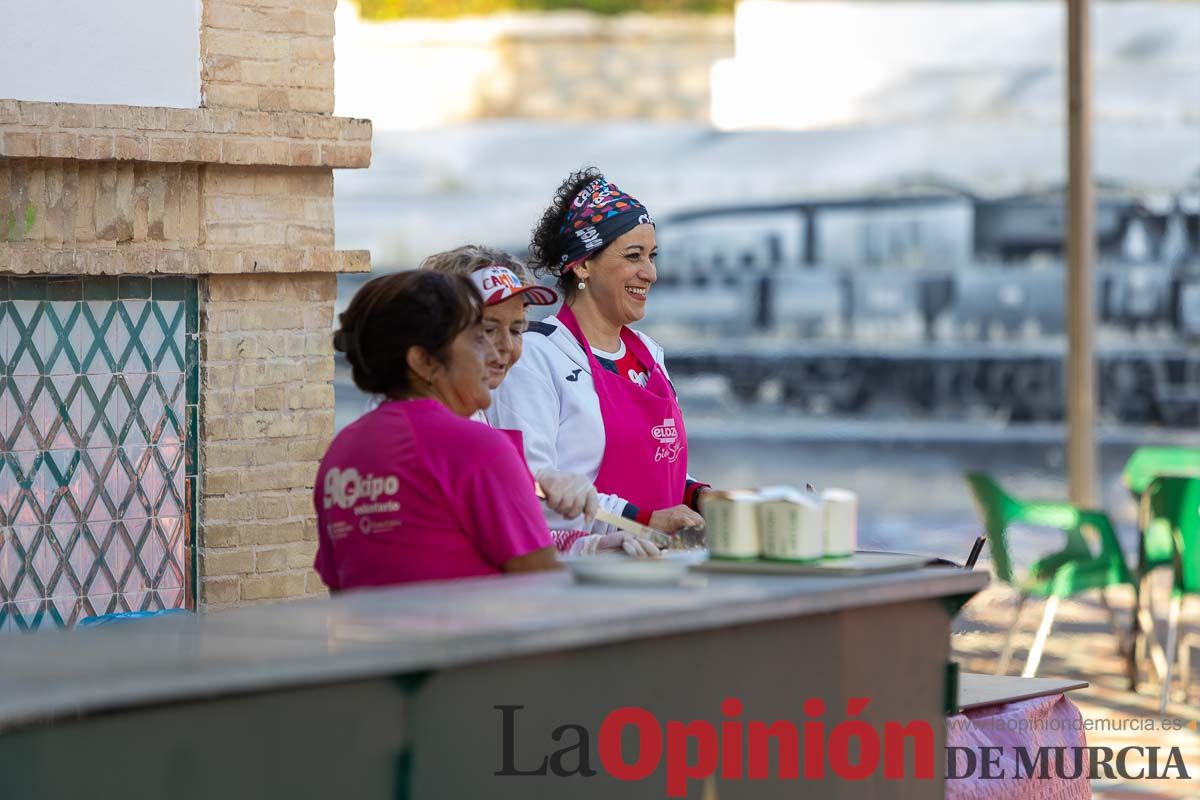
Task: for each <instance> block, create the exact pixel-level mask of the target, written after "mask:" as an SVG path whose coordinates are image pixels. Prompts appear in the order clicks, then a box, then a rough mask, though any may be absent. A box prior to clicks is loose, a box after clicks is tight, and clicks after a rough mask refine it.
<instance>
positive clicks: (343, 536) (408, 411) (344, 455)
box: [313, 399, 553, 590]
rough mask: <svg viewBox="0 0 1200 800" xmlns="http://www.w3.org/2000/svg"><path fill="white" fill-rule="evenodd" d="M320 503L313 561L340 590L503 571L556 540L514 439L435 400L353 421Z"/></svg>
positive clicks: (325, 475)
mask: <svg viewBox="0 0 1200 800" xmlns="http://www.w3.org/2000/svg"><path fill="white" fill-rule="evenodd" d="M313 502H314V504H315V505H316V508H317V529H318V544H317V558H316V562H315V563H314V564H313V566H314V568H315V569H316V570H317V572H318V574H320V576H321V579H322V580H324V581H325V584H326V585H327V586H328V587H329V588H330V589H333V590H339V589H352V588H354V587H357V586H385V585H389V584H394V583H409V582H412V581H430V580H442V579H446V578H467V577H472V576H476V575H492V574H495V573H498V572H500V567H501V565H503V564H504V562H506V561H508V560H509V559H512V558H516V557H517V556H522V555H525V554H527V553H531V552H533V551H534V550H538V549H540V548H543V547H551V546H553V542H552V541H551V539H550V531H549V530H548V529H547V528H546V521H545V518H544V517H543V516H542V510H541V505H540V504H539V503H538V501H537V497H536V496H535V495H534V491H533V476H532V475H530V474H529V468H528V467H527V466H526V465H525V459H524V458H523V457H522V456H521V454H520V452H519V451H518V450H517V448H516V447H514V445H513V442H512V440H511V439H510V438H508V437H507V436H505V435H504V434H503V433H501V432H499V431H496V430H493V429H491V428H488V427H487V426H484V425H480V424H479V423H477V422H472V421H470V420H468V419H463V418H461V417H458V416H456V415H455V414H454V413H453V412H451V411H450V410H449V409H448V408H446V407H445V406H444V405H442V404H441V403H439V402H438V401H436V400H430V399H422V400H393V401H389V402H385V403H384V404H383V405H381V406H379V407H378V408H376V409H375V410H374V411H371V412H370V413H368V414H366V415H364V416H363V417H361V418H360V419H358V420H356V421H355V422H354V423H352V424H351V425H349V426H347V427H346V428H345V429H344V430H343V431H342V432H341V433H339V434H338V435H337V437H336V438H334V440H333V443H332V444H331V445H330V446H329V450H327V451H326V453H325V457H324V458H323V459H321V466H320V468H318V470H317V483H316V486H315V487H314V489H313Z"/></svg>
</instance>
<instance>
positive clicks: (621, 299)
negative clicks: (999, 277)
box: [575, 223, 658, 325]
mask: <svg viewBox="0 0 1200 800" xmlns="http://www.w3.org/2000/svg"><path fill="white" fill-rule="evenodd" d="M657 258H658V245H657V243H656V240H655V237H654V226H653V225H650V224H648V223H643V224H641V225H638V226H637V227H636V228H634V229H633V230H631V231H629V232H628V233H625V234H623V235H621V236H620V237H618V238H617V239H616V240H615V241H614V242H613V243H612V244H610V245H609V246H608V247H606V248H604V250H603V251H602V252H601V253H600V254H599V255H597V256H595V257H593V258H589V259H588V260H587V261H585V262H584V264H583V265H582V266H579V267H576V269H575V272H576V274H577V275H578V276H579V277H580V278H582V279H583V280H585V281H587V289H586V290H584V291H585V292H586V295H587V298H588V302H590V303H592V304H593V305H594V306H595V307H596V310H597V311H598V312H599V313H600V314H601V316H603V317H604V319H606V320H607V321H608V322H610V323H612V324H614V325H629V324H631V323H634V322H637V321H638V320H640V319H641V318H642V317H644V316H646V299H647V297H648V296H649V294H650V287H651V286H653V285H654V282H655V281H656V280H658V272H657V270H656V268H655V263H654V262H655V260H656V259H657ZM581 294H582V293H581ZM576 299H579V297H578V295H576Z"/></svg>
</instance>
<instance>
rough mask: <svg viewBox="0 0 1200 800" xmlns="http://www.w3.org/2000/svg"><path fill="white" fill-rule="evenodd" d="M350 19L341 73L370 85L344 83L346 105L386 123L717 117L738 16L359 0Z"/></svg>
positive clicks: (342, 15)
mask: <svg viewBox="0 0 1200 800" xmlns="http://www.w3.org/2000/svg"><path fill="white" fill-rule="evenodd" d="M338 24H339V32H338V39H337V48H338V71H339V75H342V76H345V79H346V80H349V81H350V82H352V83H353V85H354V87H355V88H354V91H357V92H359V94H347V93H345V92H342V93H339V98H338V104H339V105H338V108H339V111H344V113H349V114H356V113H365V112H366V110H368V109H369V110H370V113H371V114H373V115H374V117H375V120H376V123H377V124H379V125H380V126H381V127H384V128H408V127H419V126H426V125H440V124H446V123H454V122H463V121H469V120H474V119H488V118H504V117H512V118H524V119H542V120H595V119H633V118H640V119H655V120H680V121H696V122H707V121H708V120H709V105H710V88H709V84H710V73H711V70H712V66H713V64H714V63H716V62H717V61H719V60H721V59H724V58H728V57H729V56H732V55H733V21H732V18H730V17H727V16H701V15H679V16H651V15H644V14H628V15H623V16H618V17H601V16H596V15H591V14H586V13H580V12H553V13H538V14H532V13H531V14H502V15H495V16H492V17H481V18H463V19H457V20H405V21H397V22H386V23H377V22H364V21H362V20H359V19H358V18H357V17H356V16H355V14H354V12H353V10H352V9H351V8H349V7H347V8H344V9H341V10H339V23H338ZM389 76H392V77H391V79H390V80H389ZM414 76H420V78H419V79H414ZM381 86H385V87H386V89H385V90H383V91H385V92H386V97H387V103H386V104H383V103H380V102H379V98H380V96H381V88H380V87H381ZM384 106H386V107H384Z"/></svg>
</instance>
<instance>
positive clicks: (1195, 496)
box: [1142, 476, 1200, 714]
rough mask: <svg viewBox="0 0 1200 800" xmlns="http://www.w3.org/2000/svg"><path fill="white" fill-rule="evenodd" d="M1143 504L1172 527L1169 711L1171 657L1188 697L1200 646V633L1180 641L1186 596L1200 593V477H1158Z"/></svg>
mask: <svg viewBox="0 0 1200 800" xmlns="http://www.w3.org/2000/svg"><path fill="white" fill-rule="evenodd" d="M1142 507H1143V510H1144V512H1145V516H1146V518H1147V519H1149V520H1152V521H1157V522H1161V523H1163V524H1165V525H1166V526H1167V527H1168V528H1169V529H1170V532H1171V540H1172V543H1173V545H1174V551H1173V553H1172V566H1173V567H1174V571H1175V576H1174V581H1173V582H1172V586H1171V606H1170V610H1169V612H1168V618H1167V649H1166V669H1165V671H1164V674H1163V680H1162V696H1161V699H1160V702H1159V713H1160V714H1161V713H1166V710H1167V702H1168V700H1169V699H1170V694H1171V662H1172V660H1176V661H1177V662H1178V664H1179V674H1180V678H1181V683H1182V684H1183V694H1184V699H1185V700H1186V699H1187V687H1188V682H1189V678H1190V666H1191V665H1190V659H1189V658H1188V656H1189V654H1190V651H1191V648H1192V647H1193V646H1200V635H1197V634H1192V635H1190V636H1186V637H1184V639H1183V641H1182V642H1177V639H1178V636H1179V618H1180V616H1182V614H1183V604H1184V600H1185V599H1186V598H1187V596H1188V595H1200V478H1186V477H1178V476H1171V477H1160V478H1155V479H1154V480H1153V481H1152V482H1151V483H1150V485H1149V487H1147V489H1146V491H1145V492H1144V493H1143V494H1142ZM1177 651H1178V652H1177Z"/></svg>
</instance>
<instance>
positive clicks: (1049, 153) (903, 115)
mask: <svg viewBox="0 0 1200 800" xmlns="http://www.w3.org/2000/svg"><path fill="white" fill-rule="evenodd" d="M459 5H460V4H449V5H447V6H438V5H437V4H433V3H430V4H425V5H418V4H415V3H405V2H399V1H398V2H391V3H389V2H384V1H383V0H379V1H378V2H364V4H363V6H362V7H361V8H359V7H356V6H355V5H353V4H348V3H342V4H340V5H339V9H338V15H339V16H338V33H337V36H336V39H335V46H336V49H337V62H336V69H337V74H338V87H339V88H338V99H337V102H338V112H339V113H344V114H347V115H354V116H363V115H365V116H370V117H372V118H373V119H374V120H375V122H376V136H375V142H376V145H375V159H374V164H373V167H372V169H371V170H369V171H367V172H362V173H346V174H343V175H339V176H338V179H337V180H338V192H337V200H336V211H337V232H338V236H339V237H340V239H339V240H340V241H343V242H348V243H349V246H354V247H361V248H369V249H370V250H371V252H372V255H373V263H374V264H375V270H376V271H377V272H378V271H380V270H387V269H402V268H407V267H410V266H412V265H414V264H415V263H416V262H417V261H418V260H419V259H420V258H421V257H422V256H424V255H426V254H428V253H430V252H433V251H435V250H438V249H442V248H446V247H452V246H455V245H457V244H461V243H463V242H465V241H480V242H483V243H486V244H492V245H497V246H502V247H506V248H508V249H510V250H512V251H513V252H515V253H518V254H521V253H523V252H524V250H525V247H526V242H527V240H528V233H529V230H530V228H531V227H532V225H533V223H534V221H535V220H536V219H537V218H538V216H539V214H540V212H541V210H542V208H543V207H544V205H545V204H546V203H547V202H548V201H549V199H550V196H551V194H552V193H553V190H554V187H555V186H557V184H558V182H559V181H560V180H561V178H562V177H563V176H564V175H566V174H567V172H569V171H570V170H572V169H575V168H578V167H579V166H581V165H584V164H595V165H597V166H599V167H600V168H601V169H603V170H604V171H605V172H606V173H608V174H609V175H610V176H611V177H612V178H613V180H615V181H617V182H618V183H619V184H620V185H622V186H623V187H625V188H627V189H629V190H630V191H632V192H634V193H635V194H636V195H637V196H638V197H639V198H640V199H642V200H643V201H644V202H646V203H647V205H648V206H649V207H650V208H651V209H652V211H653V212H654V213H655V215H656V217H657V218H658V220H659V241H660V246H661V255H660V258H659V280H658V283H657V285H656V286H655V288H654V290H653V291H652V297H651V301H650V304H649V311H648V314H647V318H646V321H645V323H644V324H643V328H644V329H645V330H646V331H647V332H649V333H651V334H652V335H654V336H656V337H657V338H658V339H660V340H661V342H662V343H663V345H664V346H665V347H666V349H667V353H668V365H669V367H670V368H671V370H672V373H673V376H674V377H675V378H676V381H677V385H678V386H679V388H680V394H681V396H683V398H684V402H685V408H686V409H687V411H688V413H689V417H688V419H689V433H690V434H691V435H692V437H693V438H694V440H695V444H694V445H693V453H694V455H693V458H694V460H695V462H696V464H695V470H696V472H697V473H698V474H701V475H703V476H704V477H705V478H706V479H708V480H712V481H714V483H717V484H721V485H742V484H751V483H755V482H760V483H761V482H765V481H779V480H785V481H791V482H801V481H804V480H809V481H813V482H814V483H817V484H818V485H830V484H834V483H836V484H848V485H850V486H851V487H852V488H858V489H860V490H861V491H862V492H863V494H864V497H865V498H866V499H865V501H864V506H865V509H866V513H867V516H868V521H870V520H871V519H874V521H875V522H876V523H877V524H876V525H875V526H874V527H872V526H871V525H868V534H869V535H870V532H871V531H872V530H875V531H880V532H881V533H880V534H879V535H880V536H881V537H884V538H886V539H888V540H890V543H891V544H893V545H898V544H900V542H897V541H894V538H895V536H901V537H902V538H913V537H919V538H921V539H922V540H923V541H922V542H912V541H909V542H905V544H906V545H907V546H909V547H915V546H918V545H922V544H923V545H924V546H926V547H928V548H929V549H930V550H933V551H936V552H939V553H940V554H953V553H957V552H958V551H960V550H961V551H962V552H965V551H966V550H967V549H968V548H969V545H970V541H971V538H972V537H973V532H974V530H975V529H976V528H977V527H978V523H977V522H976V521H975V518H974V514H973V511H972V509H971V506H970V501H969V500H968V497H967V494H966V492H965V490H964V489H963V488H962V486H961V482H960V478H959V470H960V468H962V467H965V466H979V465H986V466H988V467H989V468H991V469H993V470H995V471H998V472H999V473H1001V474H1004V473H1006V472H1010V473H1020V477H1018V478H1017V480H1018V485H1020V481H1029V480H1031V478H1030V476H1031V475H1032V476H1034V477H1033V478H1032V480H1034V481H1035V485H1034V486H1031V487H1025V488H1027V489H1029V490H1030V491H1032V493H1033V494H1046V495H1051V496H1056V495H1061V494H1063V492H1064V489H1063V487H1064V474H1063V473H1064V451H1063V436H1064V427H1063V424H1062V423H1063V419H1064V414H1065V402H1066V395H1065V392H1064V383H1063V382H1064V360H1063V357H1064V352H1065V328H1066V319H1067V310H1066V308H1065V307H1064V302H1063V294H1064V293H1063V286H1064V266H1063V264H1064V254H1065V209H1064V191H1065V184H1066V152H1065V151H1066V144H1065V143H1066V130H1065V126H1066V120H1065V117H1064V107H1065V86H1064V74H1065V69H1064V54H1065V28H1064V26H1065V17H1066V14H1065V6H1063V5H1062V4H1059V3H1052V2H1038V1H1037V0H1033V1H1030V0H996V1H995V2H971V3H946V2H866V1H864V2H856V1H855V0H849V1H848V2H805V1H804V0H742V1H741V2H738V3H736V4H733V5H729V6H725V7H723V6H721V5H719V4H716V5H707V6H705V7H703V8H700V7H697V6H693V5H692V4H689V3H687V2H679V3H675V4H665V5H666V6H667V8H666V9H665V10H664V4H659V5H657V6H653V7H652V8H651V11H650V12H647V11H645V10H641V9H639V8H636V6H637V5H638V4H635V3H631V4H629V6H630V7H629V8H628V9H627V10H628V12H629V13H593V12H589V11H586V10H579V8H578V7H577V8H576V9H574V10H570V11H555V10H548V11H536V10H528V8H529V6H530V5H539V6H543V7H544V6H554V5H558V4H554V3H540V4H531V3H528V2H526V3H503V2H500V0H496V2H495V3H494V4H491V5H488V6H487V7H486V8H485V7H484V6H482V5H481V6H479V9H480V10H489V9H495V8H500V9H502V10H501V11H500V12H499V13H493V14H487V15H474V16H459V17H455V16H445V14H446V12H447V11H449V10H453V9H454V7H455V6H459ZM572 5H576V6H584V5H587V4H584V3H579V4H572ZM595 5H599V4H594V6H593V7H595ZM517 6H522V7H524V8H525V10H520V9H517V8H516V7H517ZM600 8H601V11H604V12H614V11H619V10H621V9H622V8H624V6H622V5H621V4H620V3H611V4H607V5H600ZM422 10H424V13H426V14H429V13H438V14H440V16H436V17H429V16H425V17H415V16H411V15H410V14H411V13H412V12H414V11H417V12H421V11H422ZM364 12H365V17H364ZM1198 44H1200V3H1195V2H1172V1H1169V0H1164V1H1159V2H1154V1H1151V2H1140V1H1138V2H1097V3H1094V4H1093V46H1092V60H1093V68H1094V122H1095V126H1094V131H1093V136H1094V139H1093V141H1094V145H1093V148H1094V152H1093V163H1094V174H1095V178H1096V182H1097V205H1098V207H1097V216H1096V233H1097V240H1098V245H1097V247H1098V259H1097V263H1096V265H1095V272H1096V285H1095V297H1096V309H1095V311H1096V314H1097V320H1098V332H1097V379H1098V383H1099V396H1098V398H1097V399H1098V408H1099V419H1100V423H1101V424H1100V429H1099V441H1100V444H1101V448H1100V456H1101V468H1102V484H1103V485H1102V489H1103V495H1104V497H1105V499H1108V500H1111V501H1113V503H1114V504H1117V505H1119V506H1120V504H1121V503H1124V505H1123V506H1120V507H1121V508H1123V511H1124V515H1125V518H1126V519H1127V520H1128V519H1132V513H1133V510H1132V507H1131V506H1130V505H1129V504H1128V501H1127V500H1126V496H1125V493H1124V492H1123V490H1122V489H1121V488H1120V487H1119V485H1118V482H1117V473H1118V472H1119V469H1120V466H1121V465H1122V464H1123V463H1124V460H1125V458H1126V457H1127V455H1128V453H1129V452H1130V451H1131V450H1132V448H1133V447H1134V446H1136V445H1137V444H1139V443H1145V442H1152V441H1170V442H1176V443H1187V442H1196V441H1197V437H1196V434H1195V426H1196V425H1197V423H1198V422H1200V347H1198V346H1197V342H1198V341H1200V46H1198ZM413 74H419V75H421V76H422V78H421V80H419V81H414V80H408V79H405V78H404V76H409V75H413ZM342 280H343V285H342V291H341V298H342V302H344V301H345V299H346V297H348V295H349V293H350V292H352V291H353V289H354V288H355V286H357V285H358V280H359V279H358V278H357V277H351V276H347V277H345V278H343V279H342ZM339 375H341V373H339ZM338 392H339V395H338V397H339V401H338V408H339V424H344V423H345V421H346V420H347V419H351V418H353V417H354V416H355V415H357V413H358V412H359V410H360V409H361V407H362V398H360V397H358V396H356V394H355V392H354V390H353V388H352V387H351V386H349V385H348V383H347V380H346V379H345V378H342V379H341V381H340V382H339V385H338ZM1000 442H1003V443H1004V445H1003V446H998V443H1000ZM731 452H732V453H735V454H737V455H740V456H742V457H741V458H729V457H728V455H729V454H730V453H731ZM732 465H738V466H732ZM873 487H877V488H873ZM911 512H917V513H918V514H920V515H924V516H923V517H920V516H919V517H917V518H915V519H917V520H918V521H917V523H916V524H917V526H918V528H912V527H911V526H912V525H913V524H914V523H913V520H914V517H913V516H912V515H911ZM904 514H907V516H905V517H904V519H905V520H906V522H904V523H903V524H901V522H900V517H901V515H904ZM921 520H923V521H924V522H923V523H922V521H921ZM891 527H897V528H900V527H903V528H905V529H907V530H909V533H908V534H900V533H894V534H887V535H886V536H884V534H883V533H882V531H886V530H889V529H890V528H891ZM917 530H919V531H920V533H919V534H918V533H917V532H916V531H917Z"/></svg>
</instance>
